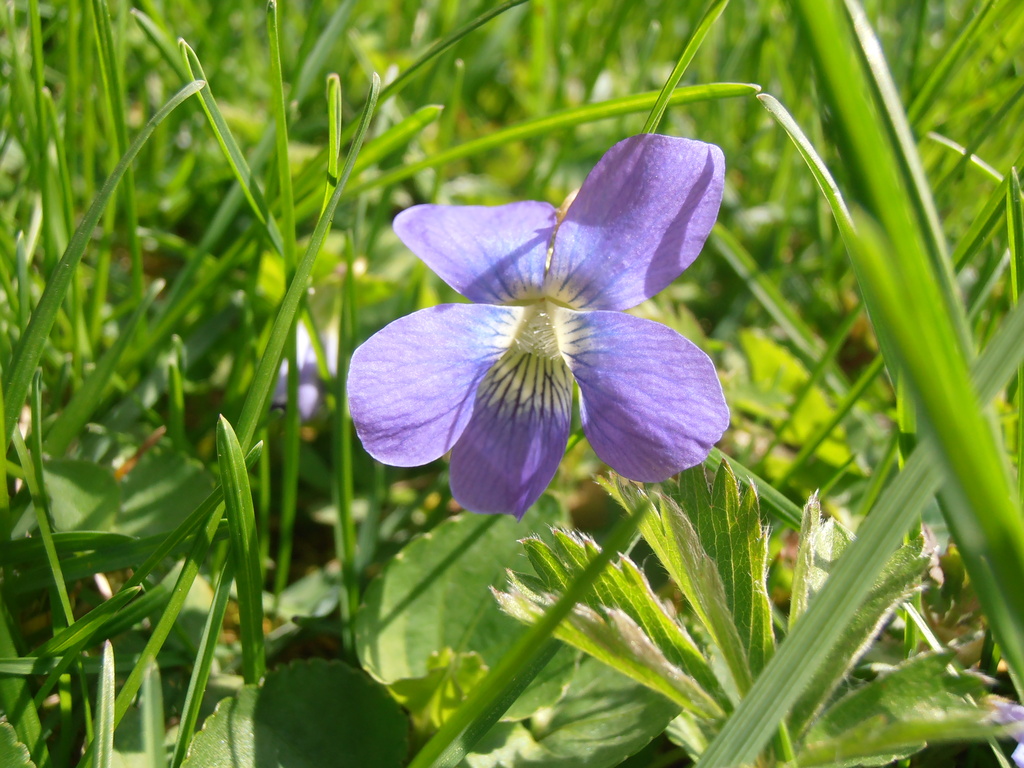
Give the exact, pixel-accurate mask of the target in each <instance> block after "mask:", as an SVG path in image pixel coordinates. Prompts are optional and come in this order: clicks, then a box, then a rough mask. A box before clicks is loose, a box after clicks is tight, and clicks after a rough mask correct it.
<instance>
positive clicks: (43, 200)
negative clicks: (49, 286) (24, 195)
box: [28, 0, 57, 269]
mask: <svg viewBox="0 0 1024 768" xmlns="http://www.w3.org/2000/svg"><path fill="white" fill-rule="evenodd" d="M28 17H29V28H30V29H31V42H32V80H33V86H34V88H33V95H34V96H35V112H36V114H35V132H34V133H35V136H34V138H35V140H36V146H35V151H36V153H37V154H36V171H37V175H36V178H37V184H38V186H39V202H40V205H41V206H42V210H43V264H45V265H46V267H47V269H49V268H50V267H51V266H52V265H53V263H54V261H55V260H56V258H57V243H56V238H55V237H54V229H55V226H56V222H55V221H54V210H53V208H52V206H51V205H50V131H49V121H48V120H47V119H46V115H45V109H46V107H45V105H44V103H43V102H44V99H45V90H46V81H45V79H44V77H43V64H44V62H43V32H42V23H41V21H40V18H39V0H29V3H28Z"/></svg>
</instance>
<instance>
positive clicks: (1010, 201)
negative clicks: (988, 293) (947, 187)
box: [1006, 168, 1024, 505]
mask: <svg viewBox="0 0 1024 768" xmlns="http://www.w3.org/2000/svg"><path fill="white" fill-rule="evenodd" d="M1009 181H1010V189H1009V194H1008V195H1007V196H1006V220H1007V222H1008V223H1009V227H1008V229H1009V243H1010V301H1011V302H1012V303H1013V305H1014V306H1018V305H1019V304H1020V295H1021V284H1022V283H1024V205H1022V203H1021V193H1020V178H1019V177H1018V176H1017V169H1016V168H1011V169H1010V179H1009ZM1016 394H1017V396H1016V398H1015V399H1016V401H1017V503H1018V504H1021V505H1024V365H1022V366H1021V367H1020V368H1018V369H1017V393H1016Z"/></svg>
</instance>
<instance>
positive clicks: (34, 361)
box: [2, 81, 205, 453]
mask: <svg viewBox="0 0 1024 768" xmlns="http://www.w3.org/2000/svg"><path fill="white" fill-rule="evenodd" d="M204 85H205V83H203V82H201V81H193V82H191V83H188V84H187V85H186V86H185V87H184V88H182V89H181V90H180V91H178V92H177V93H176V94H175V95H174V96H172V97H171V99H170V100H169V101H168V102H167V103H166V104H164V106H163V107H161V108H160V110H159V111H158V112H157V113H156V114H155V115H153V117H152V118H151V119H150V120H149V122H148V123H146V127H145V128H143V129H142V131H141V132H140V133H139V135H138V136H137V137H136V138H135V141H134V142H132V145H131V147H129V149H128V151H127V152H126V153H125V155H124V157H122V158H121V161H120V162H119V163H118V164H117V167H115V168H114V170H113V171H112V172H111V174H110V176H109V177H107V180H106V181H105V182H104V183H103V187H102V188H101V189H100V192H99V194H98V195H97V196H96V198H95V200H93V203H92V205H90V206H89V210H88V211H87V212H86V214H85V217H84V218H83V219H82V222H81V224H79V225H78V227H77V228H76V229H75V234H74V235H73V236H72V238H71V242H70V243H68V247H67V248H66V249H65V250H64V255H63V256H62V257H61V260H60V262H59V263H58V264H57V266H56V267H55V268H54V270H53V272H52V273H51V274H50V277H49V279H48V280H47V281H46V287H45V289H44V290H43V295H42V296H41V297H40V299H39V303H38V304H37V305H36V308H35V310H34V311H33V312H32V317H31V319H30V320H29V323H28V327H27V328H26V329H25V333H24V335H22V337H21V339H19V341H18V346H17V347H16V348H15V351H14V354H13V356H12V358H11V364H10V366H9V367H8V368H7V369H6V370H5V371H4V373H5V377H4V380H3V389H4V436H3V441H2V442H3V445H4V453H6V448H7V445H8V441H9V440H10V439H11V434H12V432H13V430H14V425H15V424H16V423H17V420H18V414H19V413H20V411H21V406H22V404H23V403H24V402H25V398H26V396H27V395H28V390H29V385H30V383H31V379H32V372H33V371H34V370H35V369H36V366H37V365H38V364H39V359H40V358H41V357H42V354H43V348H44V346H45V344H46V339H47V337H48V336H49V335H50V329H51V328H52V327H53V323H54V321H55V320H56V317H57V313H58V311H59V310H60V307H61V304H62V303H63V301H64V296H65V294H66V293H67V289H68V286H69V285H70V282H71V278H72V276H73V274H74V271H75V269H76V267H77V266H78V263H79V262H80V261H81V259H82V254H83V253H85V248H86V246H87V245H88V244H89V238H91V237H92V231H93V229H94V228H95V227H96V224H97V222H98V221H99V218H100V215H101V214H102V213H103V210H104V208H106V205H107V203H108V202H109V201H110V197H111V195H112V194H113V192H114V190H115V189H116V188H117V185H118V182H120V181H121V179H122V178H123V176H124V174H125V172H126V170H127V169H128V167H129V166H130V165H131V163H132V161H133V160H134V159H135V158H136V156H138V154H139V151H140V150H141V149H142V147H143V146H144V145H145V143H146V141H147V140H148V139H149V137H150V136H151V135H152V134H153V130H154V129H155V128H156V126H158V125H159V124H160V123H161V122H163V121H164V120H165V119H166V118H167V116H168V115H169V114H170V113H171V112H173V111H174V110H175V109H176V108H177V107H178V106H180V105H181V104H182V103H183V102H184V101H185V100H186V99H187V98H189V97H190V96H192V95H193V94H195V93H196V92H198V91H199V90H201V89H202V88H203V87H204Z"/></svg>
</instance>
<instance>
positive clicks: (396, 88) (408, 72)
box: [380, 0, 526, 104]
mask: <svg viewBox="0 0 1024 768" xmlns="http://www.w3.org/2000/svg"><path fill="white" fill-rule="evenodd" d="M525 2H526V0H507V2H504V3H502V4H501V5H499V6H496V7H494V8H492V9H491V10H489V11H486V12H485V13H482V14H480V15H479V16H477V17H476V18H475V19H473V20H472V21H470V22H469V23H467V24H464V25H463V26H461V27H459V28H458V29H457V30H455V31H454V32H452V33H451V34H450V35H446V36H445V37H443V38H441V39H440V40H438V41H436V42H435V43H434V44H433V45H431V46H430V47H429V48H428V49H427V50H426V51H424V52H423V55H422V56H420V57H419V58H418V59H416V61H414V62H413V63H412V64H410V65H409V67H408V68H407V69H405V70H403V71H402V73H401V74H400V75H398V77H396V78H395V79H394V80H392V81H391V82H390V83H388V84H387V86H386V87H385V88H384V89H383V90H382V91H381V92H380V101H381V103H382V104H383V103H384V102H385V101H387V100H388V99H390V98H391V97H392V96H395V95H397V94H398V93H399V92H400V91H401V90H402V89H403V88H405V86H406V85H407V84H408V82H409V80H410V79H411V78H412V77H413V75H415V74H416V73H417V72H418V71H419V70H420V69H422V68H423V67H424V66H426V65H427V64H428V63H429V62H430V60H431V59H433V58H435V57H437V56H440V55H441V54H442V53H444V52H445V51H447V50H448V49H449V48H451V47H452V46H453V45H455V44H456V43H457V42H459V40H461V39H462V38H464V37H465V36H466V35H468V34H469V33H470V32H472V31H473V30H474V29H477V28H478V27H482V26H483V25H484V24H486V23H487V22H488V21H490V20H491V19H493V18H495V17H496V16H500V15H501V14H503V13H504V12H505V11H507V10H508V9H509V8H515V7H516V6H517V5H522V4H523V3H525Z"/></svg>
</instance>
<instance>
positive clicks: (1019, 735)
mask: <svg viewBox="0 0 1024 768" xmlns="http://www.w3.org/2000/svg"><path fill="white" fill-rule="evenodd" d="M995 720H996V722H997V723H999V724H1000V725H1014V726H1016V727H1015V728H1013V729H1011V732H1010V735H1011V736H1012V737H1013V738H1014V739H1016V740H1017V748H1016V749H1015V750H1013V754H1012V755H1011V757H1012V758H1013V762H1014V763H1015V764H1016V765H1017V768H1024V707H1022V706H1021V705H1020V704H1014V703H1011V702H1007V701H999V702H996V713H995Z"/></svg>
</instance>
